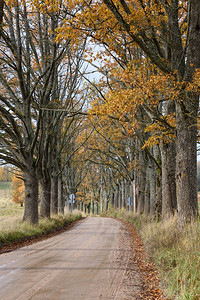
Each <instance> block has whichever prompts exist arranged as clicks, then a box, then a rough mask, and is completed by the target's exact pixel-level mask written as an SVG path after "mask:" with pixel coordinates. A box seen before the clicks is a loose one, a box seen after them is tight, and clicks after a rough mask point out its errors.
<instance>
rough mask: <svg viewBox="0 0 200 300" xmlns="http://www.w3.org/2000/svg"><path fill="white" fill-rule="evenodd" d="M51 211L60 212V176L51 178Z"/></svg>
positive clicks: (53, 212)
mask: <svg viewBox="0 0 200 300" xmlns="http://www.w3.org/2000/svg"><path fill="white" fill-rule="evenodd" d="M51 213H52V214H54V215H56V214H58V176H56V175H54V176H52V178H51Z"/></svg>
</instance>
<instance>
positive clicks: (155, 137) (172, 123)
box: [143, 114, 176, 149]
mask: <svg viewBox="0 0 200 300" xmlns="http://www.w3.org/2000/svg"><path fill="white" fill-rule="evenodd" d="M175 127H176V119H175V114H171V115H166V116H162V117H161V118H160V121H154V122H153V123H151V124H150V125H147V126H146V128H145V132H149V133H151V136H150V137H149V138H148V139H147V140H146V141H145V144H144V146H143V149H144V148H145V147H152V146H153V145H157V144H160V142H161V141H163V142H164V143H171V142H172V141H173V140H174V139H175V132H174V129H175Z"/></svg>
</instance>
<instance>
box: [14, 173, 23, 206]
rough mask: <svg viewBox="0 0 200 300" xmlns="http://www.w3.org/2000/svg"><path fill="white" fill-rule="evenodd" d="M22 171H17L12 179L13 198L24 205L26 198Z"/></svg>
mask: <svg viewBox="0 0 200 300" xmlns="http://www.w3.org/2000/svg"><path fill="white" fill-rule="evenodd" d="M20 173H21V172H20V171H18V172H15V175H14V176H13V179H12V198H13V201H14V202H15V203H16V204H20V205H21V206H23V204H24V200H25V189H24V182H23V180H22V174H20Z"/></svg>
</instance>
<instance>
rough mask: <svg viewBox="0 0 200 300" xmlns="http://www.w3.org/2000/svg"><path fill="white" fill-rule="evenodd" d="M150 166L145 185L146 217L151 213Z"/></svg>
mask: <svg viewBox="0 0 200 300" xmlns="http://www.w3.org/2000/svg"><path fill="white" fill-rule="evenodd" d="M149 169H150V166H149V163H148V166H147V170H146V184H145V197H144V214H145V215H146V216H148V215H149V213H150V170H149Z"/></svg>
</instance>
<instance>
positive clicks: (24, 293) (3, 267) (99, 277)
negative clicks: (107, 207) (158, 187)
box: [0, 218, 140, 300]
mask: <svg viewBox="0 0 200 300" xmlns="http://www.w3.org/2000/svg"><path fill="white" fill-rule="evenodd" d="M128 240H129V239H128V237H127V231H126V230H125V227H124V225H123V224H122V223H121V222H119V221H117V220H114V219H110V218H86V219H84V220H82V221H80V222H78V223H77V224H76V225H75V226H74V227H72V228H71V229H70V230H68V231H66V232H64V233H62V234H59V235H56V236H54V237H52V238H49V239H47V240H44V241H41V242H37V243H34V244H32V245H29V246H26V247H22V248H20V249H18V250H15V251H13V252H9V253H5V254H2V255H1V256H0V299H2V300H28V299H34V300H35V299H41V300H44V299H48V300H58V299H63V300H64V299H67V300H84V299H86V300H90V299H118V300H122V299H137V298H138V297H137V295H138V293H139V291H140V277H139V275H138V273H137V270H135V268H134V267H133V268H132V273H131V282H132V284H131V295H130V294H129V297H128V298H127V296H125V294H126V295H127V287H126V288H125V289H123V287H122V283H123V282H124V278H125V274H126V273H127V266H128V264H129V261H130V252H131V249H129V245H128V244H127V243H128ZM128 272H129V273H130V272H131V270H130V269H129V270H128ZM125 290H126V291H125ZM138 299H139V298H138Z"/></svg>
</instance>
